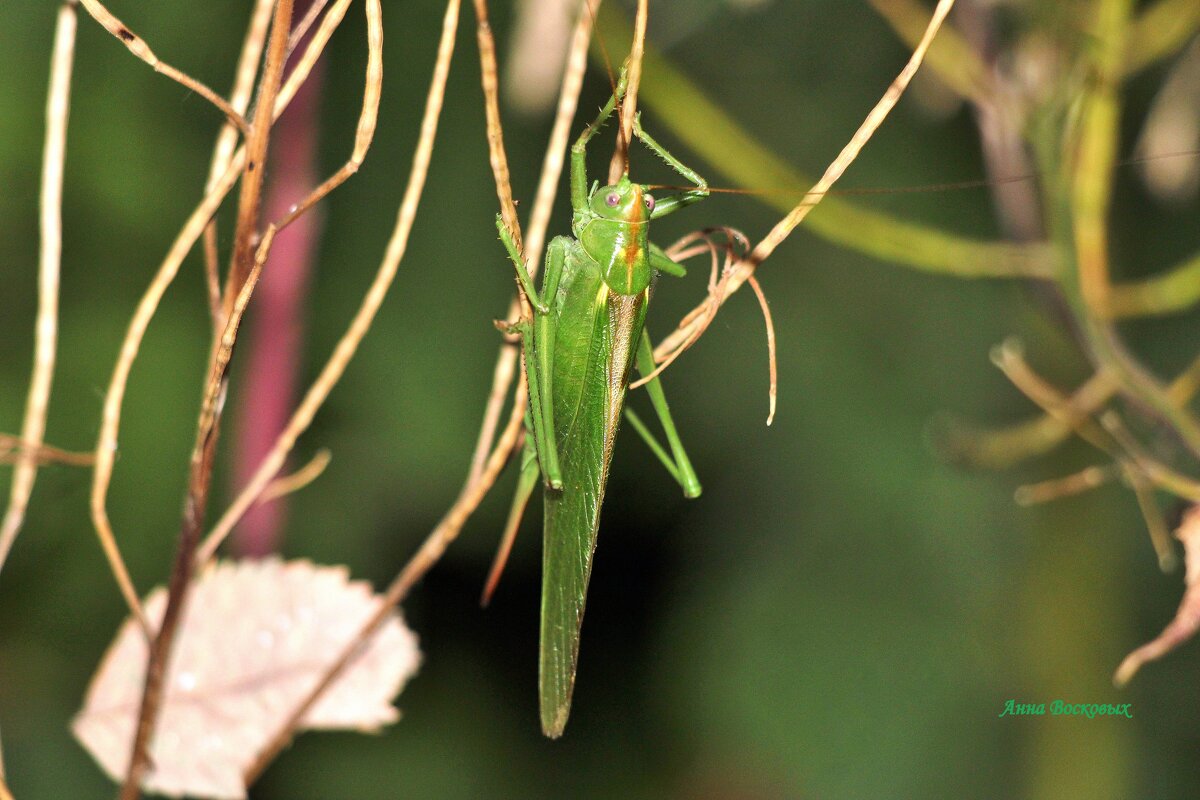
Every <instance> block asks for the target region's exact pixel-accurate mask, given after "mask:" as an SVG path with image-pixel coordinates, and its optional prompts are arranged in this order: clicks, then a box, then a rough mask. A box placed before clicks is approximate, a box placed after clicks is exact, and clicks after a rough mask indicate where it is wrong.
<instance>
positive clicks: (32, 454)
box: [0, 433, 96, 467]
mask: <svg viewBox="0 0 1200 800" xmlns="http://www.w3.org/2000/svg"><path fill="white" fill-rule="evenodd" d="M25 458H33V459H34V460H35V461H36V462H37V463H38V464H65V465H67V466H69V467H90V466H91V465H92V464H94V463H96V456H95V454H94V453H92V452H87V453H77V452H72V451H70V450H63V449H62V448H60V447H54V446H53V445H48V444H45V443H44V442H43V443H41V444H33V443H31V442H26V441H24V440H22V439H21V438H20V437H17V436H10V435H8V434H6V433H0V464H17V463H20V462H21V461H22V460H23V459H25Z"/></svg>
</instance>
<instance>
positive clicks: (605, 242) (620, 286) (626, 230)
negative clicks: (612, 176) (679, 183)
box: [579, 175, 654, 295]
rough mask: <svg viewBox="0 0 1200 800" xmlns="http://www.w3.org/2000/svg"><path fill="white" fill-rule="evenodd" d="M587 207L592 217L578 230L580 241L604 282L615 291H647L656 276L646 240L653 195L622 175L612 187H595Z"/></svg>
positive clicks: (616, 292) (620, 292)
mask: <svg viewBox="0 0 1200 800" xmlns="http://www.w3.org/2000/svg"><path fill="white" fill-rule="evenodd" d="M588 208H589V211H590V212H591V213H590V214H588V215H587V216H588V217H590V219H587V220H586V221H585V222H584V224H583V226H582V229H581V230H580V231H579V241H580V243H581V244H582V245H583V249H584V250H585V251H586V252H587V254H588V255H589V256H591V257H592V259H593V260H595V262H596V263H597V264H599V265H600V269H601V272H602V273H603V275H604V283H605V284H606V285H607V286H608V288H609V289H610V290H611V291H612V292H614V293H615V294H622V295H634V294H639V293H641V292H643V291H645V290H646V287H647V286H649V285H650V280H651V279H652V278H653V277H654V269H653V268H652V267H651V266H650V259H649V255H648V254H649V252H650V245H649V240H648V239H647V232H648V231H647V229H648V228H649V227H650V225H649V222H650V212H651V210H653V208H654V198H653V197H651V196H650V195H649V194H647V193H646V192H645V190H644V189H643V188H642V185H641V184H639V183H634V182H633V181H631V180H629V176H628V175H622V176H621V179H620V180H619V181H617V182H616V183H615V184H613V185H612V186H601V187H599V188H598V189H596V190H594V191H593V192H592V195H591V197H590V198H589V199H588Z"/></svg>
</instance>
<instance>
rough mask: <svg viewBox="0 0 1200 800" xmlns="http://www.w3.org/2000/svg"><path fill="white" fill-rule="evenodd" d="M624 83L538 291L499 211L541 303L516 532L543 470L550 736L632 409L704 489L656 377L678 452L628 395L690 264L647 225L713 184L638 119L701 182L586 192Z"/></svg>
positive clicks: (686, 174)
mask: <svg viewBox="0 0 1200 800" xmlns="http://www.w3.org/2000/svg"><path fill="white" fill-rule="evenodd" d="M623 88H624V80H622V81H621V83H620V84H619V86H618V88H617V91H616V92H615V93H614V94H613V96H612V97H611V98H610V99H609V101H608V103H607V104H606V105H605V106H604V108H603V109H602V110H601V112H600V115H599V116H598V117H597V118H596V120H595V121H594V122H593V123H592V124H591V125H589V126H588V127H587V128H586V129H585V130H584V132H583V133H582V134H581V135H580V137H579V139H578V140H577V141H576V142H575V144H574V146H573V147H572V148H571V206H572V209H573V212H574V213H573V216H572V224H571V229H572V233H573V234H574V238H569V237H566V236H559V237H557V238H555V239H554V240H552V241H551V242H550V245H549V247H548V248H547V250H546V263H545V272H544V274H543V277H542V288H541V291H540V292H539V291H538V290H537V289H535V288H534V285H533V281H532V279H531V278H530V275H529V272H528V270H527V269H526V266H525V263H524V260H523V258H522V255H521V253H520V251H519V249H518V247H517V245H516V243H515V241H514V237H513V235H512V233H511V232H510V231H509V230H508V228H507V227H506V226H505V225H504V222H503V220H502V219H501V218H500V217H497V227H498V229H499V231H500V238H501V240H502V241H503V242H504V245H505V247H506V248H507V249H508V253H509V256H510V257H511V258H512V261H513V264H514V265H515V266H516V271H517V279H518V282H519V283H520V286H521V289H522V291H523V292H524V293H525V296H526V298H527V299H528V301H529V304H530V306H531V307H532V309H533V317H532V319H523V320H521V321H520V322H518V323H516V324H515V325H513V326H512V327H511V332H512V333H514V334H519V335H520V338H521V345H522V350H523V352H524V357H525V370H526V376H527V383H528V388H529V406H528V410H527V412H526V437H525V451H524V453H523V455H522V458H521V474H520V477H519V479H518V485H517V493H516V497H515V498H514V501H513V510H512V514H511V515H510V519H509V531H510V532H511V531H512V530H514V529H515V525H516V524H517V522H518V521H519V519H520V515H521V513H522V511H523V509H524V507H525V504H526V502H527V501H528V499H529V495H530V494H531V493H532V491H533V488H534V487H535V486H536V485H537V480H538V476H539V475H540V476H541V477H542V479H543V483H544V484H545V502H544V507H545V521H544V534H543V557H542V618H541V656H540V668H539V673H538V683H539V697H540V707H541V721H542V730H543V732H544V733H545V734H546V735H547V736H550V737H552V738H557V737H558V736H560V735H561V734H562V732H563V728H564V727H565V726H566V723H567V716H568V714H569V713H570V708H571V695H572V691H573V689H574V684H575V669H576V665H577V663H578V658H579V635H580V628H581V625H582V623H583V611H584V604H585V601H586V596H587V586H588V580H589V578H590V576H591V569H592V554H593V552H594V550H595V546H596V533H597V528H598V525H599V521H600V507H601V504H602V502H603V500H604V489H605V485H606V483H607V481H608V470H609V464H610V463H611V460H612V451H613V441H614V439H615V437H616V433H617V428H618V424H619V422H620V418H621V415H622V413H623V412H624V413H625V414H626V415H628V416H630V417H631V420H632V422H633V427H634V429H635V430H637V432H638V434H639V435H640V436H642V437H643V438H644V439H646V440H647V443H648V444H649V445H650V447H651V449H652V450H653V451H654V453H655V454H656V455H657V456H658V458H659V460H661V461H662V462H663V464H664V465H665V466H666V467H667V469H668V471H669V472H670V473H671V475H672V476H673V477H674V478H675V479H676V480H677V481H678V482H679V484H680V486H681V487H682V488H683V492H684V494H685V495H686V496H688V497H696V496H698V495H699V494H700V482H699V480H698V479H697V477H696V474H695V472H694V471H693V469H692V466H691V463H690V462H689V461H688V457H687V453H686V452H684V449H683V445H682V443H681V442H680V440H679V437H678V435H677V434H676V431H675V426H674V423H673V422H672V421H671V415H670V412H669V410H668V408H667V403H666V399H665V397H664V395H663V390H662V385H661V383H660V382H659V379H658V377H654V378H652V379H651V380H650V381H649V382H647V384H646V389H647V393H648V394H649V396H650V400H651V403H652V405H653V407H654V410H655V412H656V414H657V416H658V418H659V420H660V422H661V424H662V428H663V433H664V434H665V436H666V439H667V445H668V446H667V448H663V447H662V446H661V445H660V444H659V443H658V442H657V441H656V440H655V439H654V437H653V436H652V435H651V434H650V432H649V430H648V429H647V428H646V426H645V425H644V424H642V423H641V421H640V420H637V418H636V417H634V416H633V412H632V411H629V410H626V409H625V408H624V403H625V391H626V388H627V385H628V382H629V372H630V370H631V368H632V366H633V365H634V364H635V363H636V364H637V367H638V370H639V371H640V372H641V373H642V374H643V375H649V374H650V373H651V372H653V371H654V368H655V364H654V355H653V350H652V347H651V344H650V341H649V339H648V337H647V335H646V333H645V331H644V330H643V324H644V322H645V319H646V307H647V304H648V301H649V297H650V287H651V284H652V282H653V281H654V279H655V277H656V276H657V275H658V273H660V272H663V273H666V274H668V275H674V276H682V275H683V274H684V269H683V267H681V266H680V265H679V264H676V263H675V262H674V261H672V260H671V259H670V258H668V257H667V255H666V254H665V253H664V252H663V251H662V250H661V249H660V248H658V247H657V246H655V245H654V244H652V243H651V242H650V240H649V238H648V229H649V222H650V220H652V219H657V218H658V217H661V216H664V215H666V214H669V213H671V212H672V211H675V210H677V209H679V208H682V207H683V206H685V205H688V204H690V203H694V202H696V201H698V200H702V199H703V198H705V197H707V196H708V185H707V183H706V182H705V181H704V179H703V178H701V177H700V176H699V175H697V174H696V173H695V172H694V171H693V170H691V169H689V168H688V167H686V166H684V165H683V164H682V163H681V162H680V161H679V160H678V159H676V158H675V157H674V156H673V155H671V154H670V153H669V152H667V151H666V150H665V149H664V148H663V147H662V146H661V145H659V144H658V143H657V142H656V141H655V140H654V139H653V138H652V137H650V136H649V135H647V134H646V132H645V131H643V130H642V128H641V124H640V120H638V119H637V118H636V117H635V121H634V126H633V131H634V135H635V136H636V137H637V138H638V139H639V140H641V142H642V143H643V144H645V145H646V147H648V148H649V149H650V150H652V151H653V152H654V153H656V154H657V155H658V156H659V157H661V158H662V159H663V160H664V161H665V162H666V163H667V164H668V165H669V166H670V167H671V168H672V169H674V170H675V171H676V172H677V173H678V174H679V175H681V176H682V177H683V178H684V179H685V180H687V181H689V182H690V183H691V184H693V186H694V188H691V189H687V190H684V191H681V192H678V193H676V194H672V195H669V196H665V197H661V198H659V199H657V200H656V199H655V198H654V197H652V196H651V195H650V194H649V193H648V192H646V191H645V190H644V189H643V187H642V186H641V185H640V184H637V183H634V182H632V181H630V180H629V176H628V174H625V175H622V176H621V178H620V179H619V180H618V181H617V182H616V183H615V184H613V185H610V186H601V187H598V186H597V185H596V184H592V186H591V189H590V190H589V188H588V181H587V167H586V153H587V145H588V142H589V141H590V140H591V138H592V137H593V136H594V135H595V134H596V132H597V131H598V130H599V129H600V127H601V126H602V125H603V124H604V123H605V122H606V121H607V120H608V118H609V117H610V116H611V115H612V114H613V111H614V109H615V108H616V107H617V104H618V103H620V102H621V99H622V95H623ZM498 563H499V561H498ZM494 575H495V570H494V571H493V576H494ZM489 583H491V582H489Z"/></svg>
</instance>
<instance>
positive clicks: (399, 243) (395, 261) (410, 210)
mask: <svg viewBox="0 0 1200 800" xmlns="http://www.w3.org/2000/svg"><path fill="white" fill-rule="evenodd" d="M458 15H459V0H449V2H447V4H446V13H445V16H444V17H443V21H442V33H441V39H440V40H439V43H438V54H437V62H436V64H435V66H434V71H433V79H432V81H431V82H430V86H429V93H428V95H427V97H426V101H425V112H424V116H423V117H422V120H421V135H420V138H419V139H418V142H417V148H416V151H415V153H414V154H413V167H412V171H411V172H410V173H409V178H408V186H407V188H406V189H405V193H404V200H403V201H402V202H401V205H400V212H399V215H398V217H397V221H396V228H395V231H394V232H393V234H392V239H391V241H389V243H388V248H387V252H386V254H385V255H384V259H383V264H382V265H381V267H380V271H379V275H378V276H377V277H376V281H375V283H374V284H372V287H371V291H370V292H368V295H367V298H366V299H364V302H363V307H362V309H360V313H359V315H358V316H356V317H355V320H354V322H353V323H352V324H351V329H350V331H347V334H346V336H345V337H343V339H342V341H341V342H339V348H338V350H339V351H343V350H344V351H345V352H344V353H341V358H340V361H339V352H335V356H334V358H332V359H330V362H329V364H327V365H326V372H330V371H334V372H336V376H340V374H341V370H342V369H344V367H345V363H346V362H347V361H348V360H349V358H350V356H351V355H353V352H354V348H355V347H356V346H357V342H358V341H359V340H361V338H362V334H363V333H365V330H366V327H367V326H369V324H370V322H371V319H372V318H373V317H374V313H375V311H377V310H378V307H379V303H380V302H381V301H382V298H383V294H384V292H385V291H386V289H387V286H388V284H390V283H391V279H392V278H393V277H394V276H395V272H396V268H397V267H398V266H399V263H400V260H401V258H402V257H403V255H404V251H405V248H406V247H407V244H408V236H409V233H410V232H411V230H412V223H413V219H414V218H415V216H416V211H417V206H418V204H419V201H420V198H421V192H422V190H423V188H424V185H425V177H426V175H427V174H428V170H429V161H430V157H431V156H432V154H433V145H434V141H435V139H436V138H437V124H438V118H439V116H440V114H441V109H442V103H443V100H444V98H445V90H446V77H447V75H448V74H449V71H450V61H451V57H452V56H453V54H454V41H455V31H456V30H457V28H458ZM357 329H361V331H360V332H359V333H358V334H357V338H356V339H352V338H351V336H352V334H354V332H355V330H357ZM342 345H345V347H344V348H343V347H342ZM324 376H325V373H324V372H323V373H322V377H324ZM336 376H335V377H333V378H332V382H336V379H337V377H336ZM332 382H331V383H330V384H329V388H331V387H332ZM319 383H320V379H318V384H319ZM317 388H318V385H317V384H314V386H313V389H311V390H310V391H309V397H313V396H314V395H313V392H314V391H315V390H317ZM324 391H325V393H326V394H327V393H328V388H326V389H325V390H324ZM323 396H324V395H322V398H323ZM309 397H306V398H305V401H306V402H307V401H308V400H309ZM303 407H304V406H303V404H302V406H301V410H302V409H303ZM299 414H300V410H298V411H297V416H299ZM310 419H311V416H310ZM296 420H297V417H293V423H295V422H296ZM305 424H307V423H305ZM289 427H291V426H289ZM302 429H303V428H301V429H300V430H302ZM298 432H299V431H296V432H295V434H293V437H292V438H293V439H294V436H295V435H296V434H298ZM286 433H287V431H285V434H286ZM281 441H282V437H281ZM289 449H290V448H289ZM267 463H268V462H264V466H267ZM279 463H280V464H282V458H280V459H279ZM502 466H503V462H501V464H500V465H499V467H497V468H496V472H497V473H498V472H499V468H500V467H502ZM277 470H278V466H276V467H275V469H274V470H271V474H273V473H274V472H275V471H277ZM260 472H264V470H263V469H262V468H260ZM260 491H261V490H260ZM244 494H245V493H243V495H244ZM255 494H256V495H257V492H256V493H255ZM239 499H240V498H239ZM232 510H233V509H231V511H232ZM402 574H403V573H402ZM397 580H399V579H397ZM394 594H395V592H394V591H392V590H389V592H388V595H387V596H386V597H385V598H384V601H383V602H382V603H381V604H380V610H379V611H378V612H377V614H376V615H375V617H374V618H373V619H372V620H371V622H370V623H368V625H367V626H365V627H364V628H363V629H362V631H361V632H360V634H359V636H357V637H356V638H355V639H354V641H353V642H352V644H351V646H350V648H349V649H348V650H347V651H346V652H345V653H343V656H342V658H341V659H340V660H339V662H338V664H335V665H334V667H333V668H332V669H331V670H330V671H329V672H327V673H326V675H325V676H324V677H323V679H322V680H321V681H320V682H319V683H318V685H317V686H316V687H315V688H314V690H313V691H312V693H310V695H309V696H308V698H307V699H306V700H305V702H303V703H301V704H300V705H299V706H297V708H296V709H295V710H294V711H293V712H292V714H291V715H290V716H289V718H288V719H287V721H286V722H285V723H284V725H283V726H281V727H280V729H279V731H278V733H277V734H276V735H275V736H274V737H273V738H272V740H271V741H270V742H269V743H268V744H267V745H266V746H265V747H264V748H263V750H262V752H261V753H260V754H259V757H258V758H257V759H256V761H255V763H254V764H253V765H251V767H250V768H249V769H248V770H247V771H246V776H245V777H246V785H247V786H249V785H251V784H253V783H254V781H255V780H256V779H257V778H258V776H259V775H260V774H262V771H263V770H264V769H266V767H267V765H268V764H270V763H271V762H272V761H273V760H274V759H275V757H276V756H277V755H278V754H279V753H280V752H281V751H282V750H283V748H284V747H286V746H287V744H288V742H290V741H291V738H292V735H293V733H294V731H295V728H296V725H297V724H298V723H299V722H300V720H301V719H303V717H304V715H305V714H306V713H308V710H309V709H310V708H311V707H312V705H313V703H315V702H316V700H317V699H318V698H319V697H320V695H321V693H322V692H324V691H325V689H326V688H328V686H329V685H330V684H331V683H332V682H333V681H335V680H337V677H338V676H339V675H340V674H341V670H342V668H343V667H344V666H345V664H347V663H349V662H350V661H352V660H353V659H354V656H355V655H356V654H357V653H358V652H359V648H361V647H362V646H364V645H365V644H366V642H367V641H368V640H369V638H370V636H371V634H372V633H373V632H374V630H375V629H376V628H377V627H378V626H379V624H380V623H382V622H383V621H384V620H386V619H387V617H388V615H389V614H390V613H391V610H392V608H393V606H395V604H396V603H398V602H399V598H398V597H397V598H396V599H392V597H393V595H394Z"/></svg>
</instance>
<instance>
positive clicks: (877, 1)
mask: <svg viewBox="0 0 1200 800" xmlns="http://www.w3.org/2000/svg"><path fill="white" fill-rule="evenodd" d="M867 2H869V3H870V5H871V7H872V8H874V9H875V11H876V12H877V13H878V14H879V16H881V17H883V19H884V20H885V21H886V22H887V23H888V25H889V26H890V27H891V28H892V30H893V31H895V33H896V35H897V36H899V37H900V40H901V41H903V42H904V43H905V44H906V45H908V46H909V47H916V46H917V42H919V41H920V39H921V34H922V32H923V31H924V29H925V18H926V15H927V14H928V13H929V12H928V10H927V9H926V7H925V6H924V5H923V4H921V3H919V2H917V0H867ZM962 11H963V9H961V8H960V9H959V12H960V13H962ZM926 66H927V68H928V69H931V70H933V71H934V73H935V74H936V75H937V77H938V79H939V80H940V81H941V82H942V83H943V84H944V85H945V86H947V87H949V88H950V89H952V90H953V91H954V92H955V93H956V94H958V95H959V96H960V97H963V98H965V99H967V100H970V101H971V102H973V103H975V104H976V105H979V104H986V103H991V102H992V101H993V100H994V99H995V98H996V96H997V94H998V93H999V92H998V88H999V87H997V85H996V78H995V76H994V73H993V72H992V71H991V70H990V69H989V68H988V65H987V64H985V63H984V62H983V60H982V59H980V57H979V55H978V53H977V52H976V51H975V49H974V48H972V46H971V44H970V42H968V41H967V40H966V39H965V38H964V37H963V36H962V35H961V34H960V33H959V32H958V31H956V30H954V29H953V28H950V27H947V28H945V29H943V30H942V32H941V35H940V36H938V40H937V42H935V43H934V45H933V46H932V47H931V48H929V57H928V58H927V59H926Z"/></svg>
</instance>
